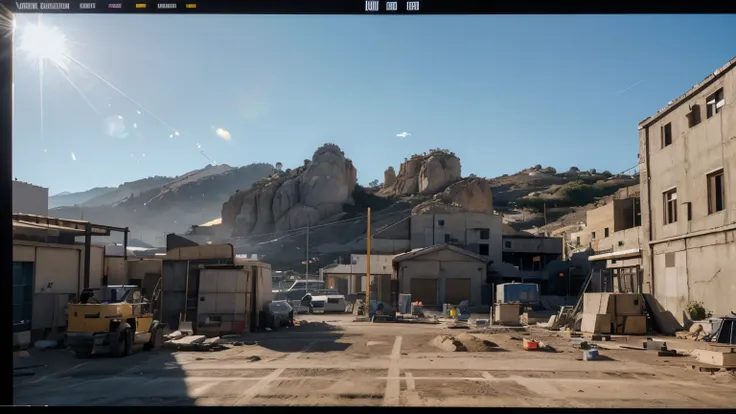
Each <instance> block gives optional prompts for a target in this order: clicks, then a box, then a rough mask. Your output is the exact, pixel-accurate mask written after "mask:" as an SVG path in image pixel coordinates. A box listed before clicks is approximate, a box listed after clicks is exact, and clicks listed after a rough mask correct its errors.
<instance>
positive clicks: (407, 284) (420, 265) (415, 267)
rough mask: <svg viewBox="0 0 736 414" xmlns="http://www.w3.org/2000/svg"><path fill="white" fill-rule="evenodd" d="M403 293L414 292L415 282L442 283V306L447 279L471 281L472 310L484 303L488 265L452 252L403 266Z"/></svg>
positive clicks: (408, 262) (440, 300) (434, 255)
mask: <svg viewBox="0 0 736 414" xmlns="http://www.w3.org/2000/svg"><path fill="white" fill-rule="evenodd" d="M399 266H400V267H399V278H400V280H401V284H400V291H401V292H402V293H404V292H407V293H408V292H410V291H411V279H412V278H420V279H438V296H439V302H438V303H444V300H445V281H446V280H447V279H453V278H456V279H471V281H470V287H471V297H470V304H471V306H478V305H481V303H482V291H483V288H484V286H487V285H486V284H485V278H486V268H485V264H484V263H482V262H479V261H477V260H473V259H471V258H469V257H468V256H465V255H463V254H460V253H456V252H453V251H450V250H440V251H437V252H433V253H428V254H426V255H422V256H417V257H416V258H414V259H411V260H404V261H402V262H400V263H399Z"/></svg>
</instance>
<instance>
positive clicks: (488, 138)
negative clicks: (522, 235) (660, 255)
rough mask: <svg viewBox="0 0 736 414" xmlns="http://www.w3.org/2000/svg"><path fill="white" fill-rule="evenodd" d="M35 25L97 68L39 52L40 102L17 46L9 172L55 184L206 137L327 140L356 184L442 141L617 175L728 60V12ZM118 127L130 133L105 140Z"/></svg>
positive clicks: (122, 174)
mask: <svg viewBox="0 0 736 414" xmlns="http://www.w3.org/2000/svg"><path fill="white" fill-rule="evenodd" d="M29 22H30V23H35V22H37V16H33V15H23V16H19V18H18V22H17V33H16V42H17V43H20V38H21V37H22V34H23V30H24V27H26V25H27V24H28V23H29ZM43 25H44V26H45V27H54V26H55V27H57V28H58V30H59V31H60V32H63V33H64V34H65V35H66V36H67V38H68V39H69V41H70V42H67V44H68V49H69V53H68V54H69V56H71V57H73V58H74V59H75V60H76V61H78V62H80V63H81V64H82V65H84V67H86V68H87V69H84V68H82V67H81V66H79V65H78V64H77V63H75V62H68V65H69V69H68V71H67V76H68V78H69V80H71V82H69V80H67V79H66V78H65V77H64V76H63V75H62V74H61V72H60V71H58V70H55V69H53V68H49V66H50V65H49V64H45V65H44V67H45V70H44V76H43V78H44V83H43V110H41V105H40V102H41V99H40V92H39V90H40V88H39V71H38V67H37V66H38V65H37V63H36V62H34V61H32V60H30V59H28V58H27V55H26V54H25V53H23V52H21V51H18V52H16V58H15V123H14V148H13V155H14V160H13V164H14V165H13V170H14V175H15V177H17V178H18V179H20V180H23V181H29V182H32V183H34V184H38V185H43V186H47V187H50V191H51V193H52V194H53V193H58V192H61V191H82V190H86V189H89V188H92V187H96V186H116V185H118V184H121V183H123V182H126V181H132V180H135V179H138V178H143V177H147V176H152V175H178V174H182V173H185V172H187V171H190V170H192V169H196V168H201V167H203V166H204V165H206V164H207V162H208V161H207V159H205V157H203V156H202V155H201V154H200V152H199V151H200V150H199V149H198V148H197V144H200V145H201V148H202V150H204V151H205V153H206V154H207V155H208V156H209V157H211V158H212V159H214V160H215V161H217V162H219V163H227V164H230V165H233V166H239V165H245V164H249V163H252V162H270V163H275V162H277V161H281V162H282V163H283V164H284V166H285V167H293V166H296V165H300V164H301V163H302V160H304V159H305V158H311V155H312V153H313V152H314V150H315V149H316V148H317V147H318V146H319V145H321V144H323V143H325V142H334V143H337V144H338V145H340V147H341V148H342V149H343V150H344V151H345V153H346V155H347V156H348V157H350V158H351V159H352V160H353V161H354V163H355V165H356V167H357V169H358V180H359V182H361V183H367V182H369V181H371V180H372V179H374V178H377V179H379V180H381V181H382V180H383V171H384V170H385V169H386V168H387V167H388V166H389V165H391V166H394V168H397V169H398V166H399V164H400V163H401V162H402V161H403V160H404V158H405V157H407V156H409V155H411V154H413V153H417V152H423V151H425V150H427V149H430V148H436V147H441V148H448V149H451V150H452V151H454V152H455V153H456V154H458V156H459V157H460V158H461V160H462V166H463V174H464V175H468V174H470V173H475V174H477V175H480V176H487V177H494V176H498V175H501V174H504V173H514V172H516V171H518V170H520V169H523V168H526V167H529V166H531V165H534V164H543V165H545V166H547V165H551V166H553V167H555V168H557V169H566V168H568V167H570V166H572V165H575V166H578V167H579V168H581V169H588V168H596V169H598V170H604V169H608V170H611V171H612V172H618V171H621V170H624V169H626V168H629V167H631V166H634V165H635V164H636V163H637V153H638V142H637V139H638V136H637V123H638V122H639V121H641V120H643V119H644V118H646V117H647V116H649V115H651V114H653V113H654V112H655V111H657V110H658V109H660V108H661V107H663V106H664V105H665V104H666V103H667V101H669V100H671V99H674V98H676V97H677V96H679V95H681V94H682V93H684V92H686V91H687V90H688V89H689V88H690V87H691V86H693V85H694V84H696V83H698V82H700V81H701V80H702V79H703V78H705V77H706V76H707V75H708V74H709V73H711V72H712V71H713V70H715V69H716V68H718V67H720V66H721V65H723V64H724V63H726V62H727V61H728V60H729V59H730V58H732V57H733V56H736V46H735V45H734V43H733V40H734V39H736V16H733V15H717V16H706V15H697V16H685V15H667V16H653V15H641V16H551V15H545V16H391V17H388V16H245V15H240V16H235V15H230V16H204V15H200V16H183V15H168V16H161V15H159V16H154V15H144V16H132V15H96V16H92V15H86V16H83V15H76V16H75V15H44V16H43ZM93 73H96V74H97V75H99V76H101V77H102V78H103V79H105V80H106V81H107V82H109V83H110V84H112V85H113V86H114V87H115V88H116V89H117V91H116V90H115V89H113V87H111V86H109V85H108V84H106V83H104V82H103V81H101V80H100V79H99V78H98V77H96V76H95V75H94V74H93ZM72 85H75V86H72ZM75 87H76V88H77V89H78V90H79V91H77V90H76V89H75ZM627 88H628V89H627ZM624 90H625V91H624ZM80 92H81V93H80ZM82 95H84V97H82ZM124 95H125V96H127V98H126V97H125V96H124ZM130 99H132V100H134V101H136V102H137V103H138V104H137V105H136V104H134V103H133V102H131V100H130ZM141 105H142V106H143V107H144V108H141V107H140V106H141ZM138 112H141V113H140V114H138ZM117 116H122V117H123V121H122V123H120V121H119V120H118V121H116V120H115V119H116V117H117ZM106 120H107V121H106ZM133 124H135V128H134V127H133ZM111 125H116V126H117V127H118V128H119V127H120V126H122V125H125V128H126V131H127V132H125V133H121V131H122V130H120V129H118V131H115V132H114V133H113V135H114V136H110V134H109V133H110V132H111V131H110V130H107V131H106V129H107V128H109V127H110V126H111ZM216 128H223V129H225V130H227V131H229V132H230V136H231V139H230V140H229V141H227V140H224V139H222V138H220V137H219V136H218V135H217V134H216V133H215V129H216ZM174 130H176V131H178V132H179V135H178V136H174V137H173V138H170V136H171V135H172V134H173V131H174ZM404 131H406V132H409V133H411V136H410V137H407V138H404V139H402V138H398V137H397V136H396V134H399V133H401V132H404ZM72 153H74V158H75V159H73V157H72V155H71V154H72ZM143 154H145V156H143Z"/></svg>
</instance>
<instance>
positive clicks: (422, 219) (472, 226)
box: [410, 213, 503, 263]
mask: <svg viewBox="0 0 736 414" xmlns="http://www.w3.org/2000/svg"><path fill="white" fill-rule="evenodd" d="M501 221H502V218H501V216H499V215H495V214H494V215H490V214H481V213H452V214H420V215H416V216H412V217H411V240H410V245H411V249H412V250H413V249H420V248H424V247H430V246H435V245H440V244H453V245H456V246H460V247H462V248H463V249H465V250H468V251H470V252H473V253H475V254H478V255H481V256H487V257H488V258H490V259H491V260H493V261H494V262H496V263H498V262H500V261H501V256H502V255H501V237H502V236H503V231H502V226H501Z"/></svg>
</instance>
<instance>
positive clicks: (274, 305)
mask: <svg viewBox="0 0 736 414" xmlns="http://www.w3.org/2000/svg"><path fill="white" fill-rule="evenodd" d="M293 325H294V308H292V307H291V305H289V302H286V301H276V302H271V303H269V304H268V325H267V326H268V327H270V328H271V329H279V328H281V327H284V326H293Z"/></svg>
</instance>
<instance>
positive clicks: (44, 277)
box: [12, 214, 124, 347]
mask: <svg viewBox="0 0 736 414" xmlns="http://www.w3.org/2000/svg"><path fill="white" fill-rule="evenodd" d="M85 228H87V229H89V232H88V234H92V233H94V234H96V235H103V236H104V235H109V232H110V231H111V230H115V231H116V230H124V229H117V228H112V227H107V226H101V225H95V224H91V223H87V222H80V221H78V220H64V219H55V218H50V217H43V216H36V215H22V214H15V215H14V216H13V275H12V277H13V294H12V296H13V344H14V346H21V347H22V346H27V345H28V344H30V343H31V341H32V340H37V339H42V338H44V337H46V336H47V335H48V334H50V333H51V332H53V331H57V332H58V331H63V330H64V329H65V328H66V319H65V314H64V311H65V309H66V305H67V304H68V303H69V301H70V300H71V299H72V298H73V297H74V296H76V295H77V294H78V293H79V292H80V291H81V290H82V289H84V288H95V287H99V286H101V285H103V284H104V280H103V267H104V246H102V245H95V244H92V243H91V242H90V241H89V240H87V241H86V242H85V243H78V242H76V241H75V238H76V237H79V236H84V235H85V232H86V230H85Z"/></svg>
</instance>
